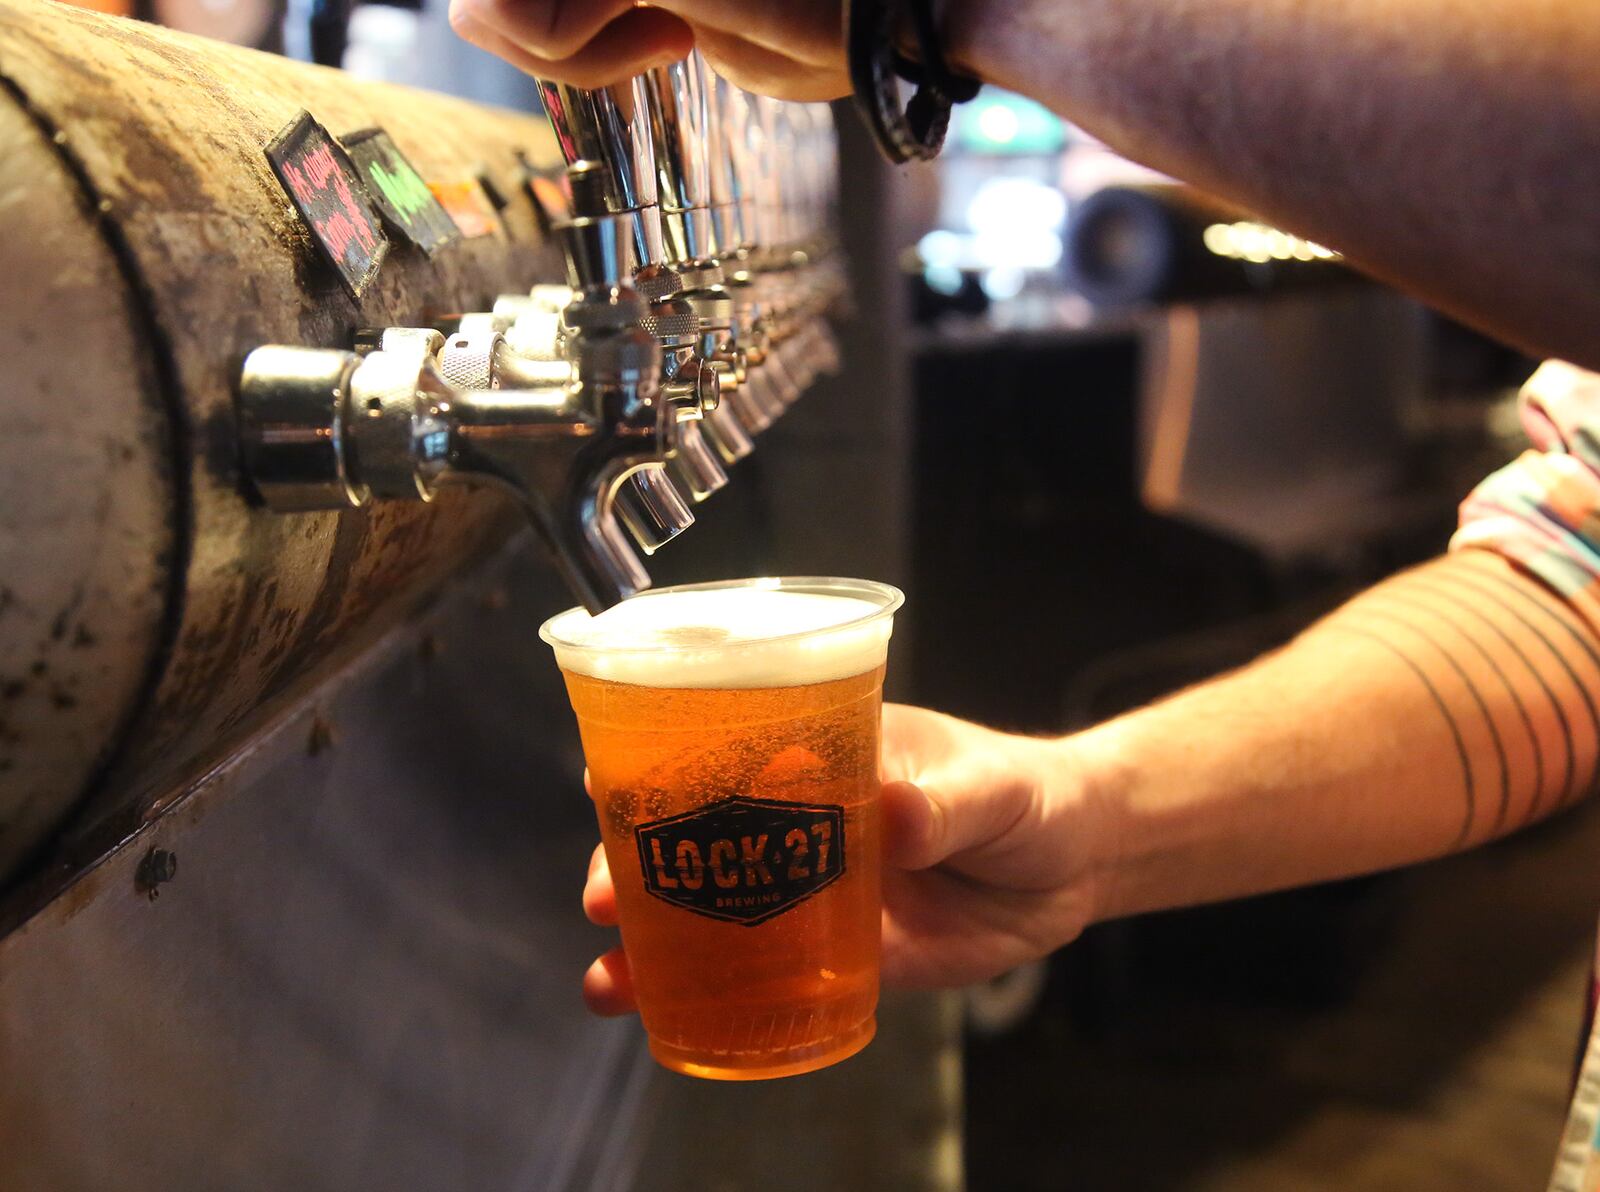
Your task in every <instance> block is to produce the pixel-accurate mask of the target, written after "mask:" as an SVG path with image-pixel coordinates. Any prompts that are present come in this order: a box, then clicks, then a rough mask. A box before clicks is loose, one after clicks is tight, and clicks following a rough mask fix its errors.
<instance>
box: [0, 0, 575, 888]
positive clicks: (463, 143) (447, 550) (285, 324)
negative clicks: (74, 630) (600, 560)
mask: <svg viewBox="0 0 1600 1192" xmlns="http://www.w3.org/2000/svg"><path fill="white" fill-rule="evenodd" d="M0 80H3V82H4V84H5V85H6V87H7V88H8V89H9V95H7V96H5V97H0V103H15V104H16V105H18V107H19V108H20V109H21V110H23V111H24V112H25V114H26V116H27V118H28V120H29V121H31V122H32V123H33V124H34V125H35V126H36V127H37V128H38V129H40V130H41V131H42V132H44V133H47V134H54V136H55V141H56V143H55V144H54V146H53V148H54V149H55V151H56V152H57V154H58V155H59V156H60V157H61V159H62V160H63V162H66V163H68V164H69V165H70V166H71V167H72V168H73V169H74V170H75V171H76V173H77V182H78V185H77V187H76V188H75V189H74V188H73V187H71V186H69V185H67V184H66V182H64V181H63V180H61V179H54V180H52V179H50V178H47V177H41V178H39V179H37V180H36V181H35V182H33V183H31V184H29V186H28V187H25V188H24V192H25V196H26V198H27V200H28V202H27V204H26V211H25V213H24V214H25V216H26V221H25V222H24V224H23V225H22V226H21V228H17V227H9V228H7V235H8V236H9V235H18V234H20V235H23V236H44V235H47V234H49V233H48V232H47V229H48V228H50V227H51V226H53V225H55V224H57V223H68V224H72V223H81V222H82V221H84V220H85V219H86V218H87V216H86V214H85V212H86V211H89V212H94V211H97V212H98V214H99V218H100V221H101V232H102V235H103V236H104V238H105V239H107V241H108V243H112V244H113V245H114V246H116V247H118V248H120V256H121V259H120V264H121V266H122V271H123V274H124V277H125V279H126V280H127V283H128V288H129V289H130V291H131V293H130V294H129V299H130V303H129V304H130V307H131V308H133V309H135V310H136V311H137V313H138V315H139V316H140V317H141V318H142V320H143V327H144V329H145V333H144V334H143V335H142V337H141V338H142V340H143V342H142V344H141V345H140V346H141V347H142V348H143V349H144V351H145V353H146V360H145V363H144V366H143V367H142V368H139V369H130V370H126V375H125V376H123V377H122V378H121V382H120V383H116V382H115V381H112V382H108V383H107V384H106V385H105V386H104V387H102V388H97V389H96V390H95V391H93V392H90V390H89V389H88V388H87V387H86V386H84V385H82V384H79V383H78V382H77V378H78V377H80V376H82V375H83V373H82V362H83V361H85V360H87V359H88V358H89V357H91V356H95V355H96V354H98V353H102V352H104V351H106V345H104V344H103V343H102V338H103V337H102V336H101V334H100V333H99V331H98V329H97V328H92V329H91V333H90V334H88V335H87V336H81V337H80V338H79V340H78V341H77V343H78V346H79V352H78V353H77V355H76V357H75V358H74V360H73V362H72V363H73V364H75V365H78V367H69V366H68V362H66V361H62V362H59V364H60V367H59V369H58V370H57V371H56V372H55V373H54V374H53V381H52V384H53V385H54V388H53V390H52V392H54V393H55V394H57V402H58V412H57V413H56V414H54V415H53V417H54V418H56V419H58V420H60V422H61V424H62V425H66V424H68V423H69V422H70V421H71V415H70V409H71V407H72V406H73V405H74V404H78V403H82V402H87V401H90V400H92V401H93V402H94V403H97V404H103V405H106V406H114V407H120V408H123V409H125V410H130V411H131V410H149V409H151V408H152V407H154V408H160V409H164V410H165V413H166V416H167V420H168V425H167V428H166V434H167V436H168V442H169V443H170V445H171V447H172V448H173V450H174V451H175V452H176V455H177V458H178V460H179V465H178V467H177V468H176V469H175V471H174V477H173V489H174V494H175V498H176V499H175V500H174V501H173V503H172V504H171V505H170V506H169V518H168V522H169V527H170V529H169V531H168V533H169V536H170V538H171V543H172V545H171V548H170V549H169V550H167V551H166V552H165V555H164V556H162V555H161V554H160V553H159V552H158V553H157V554H155V555H154V556H152V557H154V558H156V559H157V560H158V561H159V562H161V563H167V564H170V565H171V566H173V567H175V568H177V569H178V570H177V575H176V582H175V583H174V584H173V585H172V596H173V599H172V601H171V606H170V607H169V608H168V610H167V614H166V615H167V622H166V632H165V637H164V640H163V641H161V642H160V643H159V651H160V656H159V657H158V659H157V664H156V667H157V669H158V670H159V678H158V679H156V681H155V682H154V684H153V686H152V687H151V689H150V690H148V691H147V692H146V694H145V697H144V699H143V700H142V701H141V703H142V709H141V711H140V712H139V715H138V719H137V722H136V723H134V724H133V725H132V726H131V728H130V730H129V731H128V732H127V733H125V734H123V736H122V738H121V741H120V745H119V748H118V750H117V752H116V755H115V757H114V759H113V761H112V763H111V766H110V769H109V772H108V773H107V774H106V775H105V779H104V781H103V782H102V783H100V785H99V788H98V790H97V791H96V792H95V794H94V796H93V799H92V805H91V806H90V807H89V808H88V810H87V812H86V814H83V815H80V816H78V817H77V818H76V820H75V823H74V826H73V828H72V829H71V831H70V832H69V833H68V835H67V837H66V838H64V841H63V843H62V850H63V852H62V855H63V856H65V857H66V858H67V863H66V866H65V867H66V868H70V867H71V858H72V857H73V856H79V857H87V856H89V855H92V854H93V852H95V851H96V850H98V849H99V848H101V847H103V846H104V845H105V843H107V841H108V840H111V839H114V838H115V837H117V836H118V835H120V834H122V833H124V832H126V831H128V830H131V828H132V827H134V826H135V825H136V824H137V823H138V822H139V821H140V820H141V819H142V818H143V817H145V816H147V815H148V814H149V813H150V812H151V810H152V809H153V808H154V806H155V805H156V804H157V803H158V802H159V800H160V797H161V793H162V792H163V791H171V790H174V789H178V788H180V787H181V786H182V784H183V783H184V781H185V780H186V779H188V778H191V777H193V776H194V775H196V774H199V773H202V772H203V771H204V769H205V768H206V767H207V766H208V765H210V764H211V763H212V762H214V760H215V759H216V758H217V757H219V756H221V755H222V753H223V752H225V751H226V749H227V748H228V747H229V746H230V745H231V744H233V743H235V742H236V741H238V740H239V739H241V738H242V737H243V735H244V734H246V733H247V732H249V731H250V729H251V728H252V726H254V725H257V724H259V723H260V721H261V719H262V717H263V716H265V715H267V714H268V713H270V711H271V709H272V707H273V706H274V705H275V704H277V703H279V702H281V701H283V700H285V699H287V698H292V696H293V695H294V694H295V693H297V692H303V691H305V690H308V689H309V688H310V686H311V685H312V684H313V683H314V682H315V680H316V678H317V677H318V676H319V675H325V674H327V673H331V670H332V669H333V668H334V667H336V666H337V665H338V663H339V661H340V657H341V652H343V654H344V656H347V655H348V652H349V651H351V650H353V649H357V648H359V647H360V645H361V644H362V643H363V642H366V641H370V640H371V639H372V637H373V635H375V634H376V633H377V632H379V631H381V629H382V628H383V627H385V626H386V625H391V624H393V623H394V622H395V620H396V619H397V618H398V617H400V616H402V615H404V614H405V613H406V612H407V611H409V610H413V609H414V608H415V607H416V605H417V603H418V602H419V601H420V600H422V599H424V598H425V597H426V594H427V592H428V591H429V590H430V589H431V588H433V587H436V586H437V583H438V581H439V579H440V577H442V576H444V575H446V574H448V573H450V572H451V571H453V570H454V569H456V568H457V567H458V566H460V565H461V564H462V562H463V561H465V560H468V559H470V558H473V557H476V556H479V555H481V554H482V553H483V552H484V551H485V550H487V549H489V548H490V547H491V546H492V545H493V544H494V543H496V542H499V541H501V540H503V538H504V536H505V534H506V533H507V532H508V530H509V529H510V528H511V527H513V526H515V525H516V524H517V518H516V515H515V514H514V513H512V512H511V511H510V510H509V508H508V507H506V506H505V505H504V504H502V503H501V502H500V501H499V500H498V499H497V498H495V497H493V496H491V495H488V494H476V493H473V494H469V493H463V492H452V493H448V494H445V495H444V496H442V497H441V498H440V500H439V501H438V502H437V503H436V504H435V505H434V506H432V507H426V508H424V507H399V508H387V509H383V510H380V511H374V512H371V513H366V512H355V511H352V512H349V513H344V514H308V515H304V516H295V517H278V516H273V515H269V514H267V513H265V512H264V511H262V510H260V509H257V508H253V507H252V506H251V505H250V504H249V503H247V501H246V500H245V499H244V498H243V497H242V496H241V494H240V492H239V488H238V477H237V475H236V471H235V468H236V464H235V454H236V452H235V439H234V416H233V409H232V396H233V388H234V383H235V379H236V376H237V371H238V367H239V363H240V361H241V360H242V359H243V356H244V355H245V353H246V352H247V351H248V350H249V349H250V348H252V347H254V346H255V345H257V344H259V343H263V342H286V343H304V344H308V345H314V346H324V347H332V346H343V345H345V344H347V343H348V337H349V334H350V332H351V330H352V329H353V328H355V327H357V326H360V325H365V324H380V325H381V324H386V323H406V322H415V321H417V320H419V319H422V318H425V317H427V316H429V315H433V314H438V313H443V312H447V311H451V310H463V309H474V308H480V309H486V308H487V306H488V304H489V303H490V302H492V300H493V298H494V297H495V296H496V295H497V294H499V293H501V292H503V291H507V290H514V289H524V288H526V287H527V286H528V285H529V284H530V283H532V282H533V281H536V280H556V279H559V277H560V276H561V270H560V267H559V261H558V259H557V258H556V257H555V256H554V254H553V252H552V250H551V249H550V247H549V246H548V245H546V244H544V243H543V242H542V241H541V240H540V238H539V234H538V231H537V226H536V222H535V219H534V213H533V211H532V208H531V204H530V202H529V200H528V198H527V196H526V194H525V193H524V192H523V191H522V189H521V188H520V187H519V186H518V185H517V184H516V178H517V170H518V169H519V155H526V156H527V158H529V159H530V160H532V161H534V162H535V163H543V164H551V165H553V164H554V163H555V162H556V160H557V155H556V153H555V151H554V147H553V146H552V144H551V142H550V138H549V135H548V131H547V129H546V128H545V127H544V126H543V124H542V122H541V121H540V120H539V119H536V118H533V117H529V116H525V115H517V114H513V113H508V112H502V111H497V110H493V109H489V108H484V107H481V106H477V105H473V104H469V103H465V102H462V101H459V100H453V99H448V98H446V97H443V96H437V95H429V94H424V93H420V92H414V91H408V90H405V89H402V88H396V87H388V86H383V85H380V84H365V83H359V82H356V81H354V80H351V79H349V78H347V77H345V76H343V75H341V74H339V73H338V72H335V71H328V70H323V69H320V68H315V67H308V66H304V65H301V64H298V63H293V62H288V61H285V60H282V59H278V58H274V57H271V56H268V55H263V54H256V53H253V52H251V51H248V50H239V49H235V48H233V47H227V46H221V45H217V44H213V43H208V42H204V41H200V40H198V39H193V38H187V37H183V36H181V35H178V34H173V33H170V32H167V31H164V30H161V29H158V28H154V27H151V26H148V25H143V24H139V23H135V22H129V21H121V20H117V19H115V18H107V17H103V16H100V15H98V14H94V13H89V12H85V11H81V10H78V9H75V8H71V7H68V6H65V5H59V4H48V3H34V2H31V0H0ZM302 107H304V108H307V109H309V110H310V111H311V112H312V113H313V114H314V115H315V116H316V117H317V118H318V119H319V120H321V122H322V123H323V124H324V125H325V126H327V128H328V129H329V130H330V131H331V132H332V133H334V134H335V135H340V134H343V133H347V132H351V131H354V130H356V129H359V128H364V127H370V126H375V125H376V126H381V127H384V128H386V129H387V130H388V131H389V132H390V134H391V135H392V137H393V138H394V141H395V142H396V144H397V145H398V146H399V147H400V148H401V150H402V151H403V152H405V153H406V154H407V156H408V157H409V158H410V159H411V160H412V162H413V163H414V164H415V165H416V167H417V169H418V171H419V172H420V173H421V174H422V176H423V177H424V178H426V179H428V180H429V181H445V182H448V181H458V180H461V179H465V178H469V177H471V176H472V175H473V174H475V173H476V172H477V171H479V170H480V169H483V170H486V171H487V173H488V174H489V176H490V177H491V178H493V179H494V180H495V182H496V185H497V189H498V190H499V191H500V192H501V193H502V194H503V195H505V196H506V197H508V198H509V199H510V200H511V203H510V205H509V206H508V207H507V208H506V209H505V210H504V211H502V212H501V213H500V217H499V220H498V224H497V228H496V230H495V231H494V233H493V234H491V235H487V236H482V237H478V238H474V239H468V240H465V241H463V242H459V243H457V244H455V245H452V246H450V247H449V248H447V249H446V250H444V251H443V252H441V253H440V254H439V255H438V256H437V257H436V258H434V259H432V260H430V259H428V258H426V257H424V256H423V255H422V254H421V253H420V252H418V251H416V250H414V249H398V248H397V249H396V250H395V251H392V252H391V254H390V257H389V259H388V260H387V261H386V262H385V264H384V266H383V269H382V271H381V273H380V275H379V277H378V279H377V281H376V283H375V284H374V285H373V286H371V287H370V288H369V289H368V291H367V293H366V295H365V297H364V299H363V300H362V302H361V305H360V306H359V308H358V307H357V306H356V304H355V303H354V302H353V301H352V300H351V299H350V298H348V297H347V296H346V295H345V293H344V291H343V290H342V289H341V288H340V286H339V284H338V282H337V280H336V279H335V278H334V276H333V275H332V273H331V271H329V270H327V269H326V268H325V267H323V266H322V265H321V264H320V263H319V261H318V260H317V258H316V256H315V254H314V252H313V250H312V247H311V244H310V241H309V239H308V237H307V235H306V233H305V231H304V230H303V228H302V226H301V225H300V224H299V223H298V221H297V219H296V217H295V216H294V214H293V212H292V210H291V208H290V205H289V203H288V201H287V198H286V196H285V194H284V193H283V191H282V190H281V188H280V186H279V184H278V182H277V181H276V180H275V179H274V178H273V176H272V174H271V173H270V171H269V168H268V165H267V162H266V159H265V157H264V156H263V153H262V148H263V146H264V145H265V144H266V143H267V142H268V141H269V140H270V139H271V138H272V137H273V135H274V134H276V133H277V132H278V131H279V130H280V129H281V128H282V127H283V126H284V125H286V124H287V123H288V122H289V121H290V120H291V119H292V118H293V117H294V115H295V113H296V112H297V111H298V110H299V109H301V108H302ZM35 285H36V282H35V281H34V280H32V279H30V277H29V276H27V275H18V274H17V273H16V272H15V271H13V272H11V273H9V274H6V275H0V332H5V333H7V337H8V339H9V338H10V337H11V336H10V333H11V332H12V329H13V326H14V325H15V324H14V322H13V320H14V319H15V317H16V312H17V311H19V310H20V309H21V308H22V307H23V306H25V305H26V304H27V303H29V302H30V301H32V297H31V294H32V290H33V288H34V286H35ZM100 317H101V318H102V319H103V318H105V317H106V316H104V315H102V316H100ZM79 330H80V331H81V330H82V329H81V328H80V329H79ZM112 369H113V365H112V363H111V362H109V361H107V360H104V359H99V360H96V361H94V362H92V367H91V369H90V371H91V372H95V371H96V370H98V371H99V372H101V373H104V372H107V371H110V370H112ZM37 384H40V385H42V384H44V380H43V378H41V379H40V380H39V381H38V382H37ZM36 447H37V443H32V444H18V443H12V444H10V445H9V446H7V447H5V448H0V451H29V450H34V449H36ZM135 450H136V451H138V452H141V453H143V452H145V450H146V448H145V446H140V445H136V447H135ZM156 454H157V452H156V450H155V448H154V447H153V446H151V447H150V449H149V456H150V458H148V459H141V460H140V461H139V464H140V466H142V467H144V468H146V469H147V470H148V469H150V468H154V467H156V466H157V464H156V461H155V456H156ZM63 458H64V459H65V458H66V457H63ZM49 465H50V460H49V459H48V458H46V459H44V460H41V461H40V466H41V467H45V466H49ZM75 467H76V464H74V468H75ZM69 479H70V478H69V477H67V476H61V477H60V478H59V480H58V481H57V482H61V483H65V482H69ZM48 545H49V544H48V541H47V537H46V530H45V529H44V527H43V526H42V524H39V523H35V522H30V523H28V533H26V534H24V535H23V536H22V537H21V538H20V539H18V540H17V541H15V542H12V543H8V551H10V552H12V557H13V558H15V559H17V560H19V561H20V562H19V564H18V565H19V566H21V567H22V568H24V569H26V570H27V571H29V572H32V571H33V570H35V569H37V568H38V567H40V566H43V565H44V562H43V561H44V560H46V559H48V557H49V553H48ZM121 553H132V547H131V546H130V547H129V550H128V551H124V552H121ZM136 586H137V585H134V584H131V583H130V584H129V585H128V591H130V592H132V591H133V590H134V589H135V587H136ZM69 595H70V593H69ZM65 607H66V602H63V603H62V604H61V606H60V608H55V609H49V610H47V613H48V615H49V616H50V617H54V616H55V615H56V614H57V613H58V612H59V611H61V608H65ZM108 615H109V616H110V618H111V620H112V621H114V622H118V623H120V621H121V620H122V619H124V617H125V616H132V614H131V613H129V612H128V611H127V610H118V609H113V610H110V613H109V614H108ZM7 632H9V631H8V630H7V629H6V627H5V623H4V622H3V621H0V635H3V634H6V633H7ZM90 632H91V633H92V632H94V630H93V627H92V626H91V627H90ZM117 648H118V649H121V648H122V647H117ZM109 649H110V647H109V645H108V651H109ZM88 752H89V753H91V754H92V753H94V752H95V749H94V748H93V747H90V748H89V749H88ZM74 781H77V784H78V785H77V786H74V785H73V784H74ZM80 788H81V774H79V775H74V774H72V773H69V772H67V771H63V773H62V775H61V778H60V782H59V784H58V785H57V786H56V788H55V789H53V790H51V791H49V792H47V795H46V800H47V802H49V804H50V805H51V806H57V805H60V804H61V803H62V802H63V801H65V800H70V799H71V798H73V797H74V796H76V795H78V794H79V790H80ZM14 797H15V796H14V794H13V789H12V787H11V786H10V785H9V784H7V783H6V781H5V775H0V807H3V806H4V805H5V802H6V801H7V800H12V799H14ZM3 873H4V867H3V866H0V875H3Z"/></svg>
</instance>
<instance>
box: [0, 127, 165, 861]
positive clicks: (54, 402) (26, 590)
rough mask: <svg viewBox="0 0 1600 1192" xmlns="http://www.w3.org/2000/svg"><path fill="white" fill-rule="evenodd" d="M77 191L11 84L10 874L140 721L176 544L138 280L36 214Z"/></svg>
mask: <svg viewBox="0 0 1600 1192" xmlns="http://www.w3.org/2000/svg"><path fill="white" fill-rule="evenodd" d="M73 191H74V183H73V179H72V178H71V177H70V176H69V175H68V173H67V171H66V167H65V166H64V164H63V163H62V161H61V159H60V157H59V155H58V154H57V153H56V152H55V149H54V147H53V146H52V145H51V144H50V143H49V141H48V140H47V139H46V137H45V136H44V135H43V134H42V133H41V131H40V130H39V128H38V126H37V125H35V124H34V123H33V122H32V121H31V120H29V119H28V118H27V117H26V116H25V114H24V113H23V112H22V111H21V110H20V109H19V108H18V107H17V106H16V105H15V104H13V103H8V102H5V101H4V100H3V99H0V229H7V232H6V233H5V234H0V279H9V281H7V282H6V283H5V286H6V288H5V290H4V291H3V292H4V294H5V301H4V306H3V313H0V324H3V326H4V332H5V339H6V344H7V347H8V349H9V351H8V352H7V369H6V393H5V398H4V401H3V405H0V408H3V409H4V431H3V433H0V874H3V873H4V872H5V871H6V870H7V869H9V868H10V867H12V866H13V865H16V864H17V863H19V862H20V861H21V860H23V859H24V858H25V857H26V856H27V855H28V853H29V850H30V849H32V848H33V846H34V845H35V844H36V843H37V841H38V840H39V839H40V837H41V836H42V835H43V834H44V833H45V832H46V831H48V830H49V828H50V827H51V826H52V825H53V824H54V823H56V822H57V821H58V820H59V819H60V818H61V816H62V815H64V814H65V813H66V812H67V810H68V809H69V808H70V807H71V804H72V801H73V800H74V799H75V798H76V797H77V795H78V793H79V791H81V790H82V789H83V788H84V786H85V784H86V783H87V782H88V781H89V779H90V777H91V775H92V774H93V773H94V770H95V768H96V767H97V766H98V765H100V764H101V763H102V762H103V761H104V760H105V753H106V750H107V748H108V746H109V744H110V743H111V742H112V741H113V740H114V739H115V738H116V736H117V733H118V730H119V729H120V728H121V727H122V726H123V725H124V724H125V723H126V721H127V718H128V716H129V715H130V713H131V710H132V707H133V705H134V703H135V701H136V700H137V698H138V696H139V694H140V692H141V690H142V689H143V686H144V684H145V681H146V678H147V675H148V674H149V671H150V667H151V663H152V660H153V658H154V655H155V651H156V647H157V643H158V640H159V636H160V628H161V618H162V613H163V610H164V609H165V607H166V602H167V601H166V588H167V578H168V568H169V565H170V561H171V559H172V557H173V546H174V542H173V529H172V521H173V506H174V495H173V491H172V476H171V468H172V455H171V443H170V440H169V437H168V434H167V428H168V424H167V416H166V412H165V411H164V410H163V409H162V408H161V406H160V404H159V402H156V401H154V400H152V398H151V396H150V395H151V388H150V378H149V377H148V375H147V361H146V358H145V354H144V349H143V346H142V344H141V342H140V340H139V336H138V330H137V326H136V324H135V320H134V319H133V318H132V317H130V313H129V310H128V295H127V289H126V286H125V285H124V283H123V279H122V276H121V274H120V273H119V272H118V270H117V266H116V262H115V261H114V260H113V258H112V255H111V252H110V250H109V248H108V246H107V245H106V243H105V241H104V239H103V238H102V237H101V236H100V234H99V232H98V231H97V230H96V229H95V227H94V226H93V224H92V223H91V222H90V221H89V220H87V219H85V218H81V217H80V218H65V219H42V218H38V216H37V211H38V205H39V204H40V202H41V201H47V196H48V197H53V198H57V199H59V200H64V201H66V202H67V204H68V212H69V214H76V213H77V210H78V209H77V207H76V205H75V204H73V203H72V201H71V196H72V194H73ZM15 228H27V229H28V230H29V232H30V233H31V234H28V235H14V234H11V233H10V231H9V230H10V229H15ZM13 287H15V288H13Z"/></svg>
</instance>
